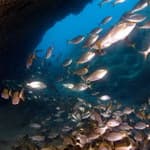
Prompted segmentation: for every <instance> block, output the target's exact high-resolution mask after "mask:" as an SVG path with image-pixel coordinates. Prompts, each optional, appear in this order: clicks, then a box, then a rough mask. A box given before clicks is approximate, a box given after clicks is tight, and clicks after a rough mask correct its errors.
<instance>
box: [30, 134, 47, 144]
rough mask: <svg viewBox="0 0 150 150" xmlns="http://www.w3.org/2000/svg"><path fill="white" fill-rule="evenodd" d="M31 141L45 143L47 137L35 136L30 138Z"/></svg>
mask: <svg viewBox="0 0 150 150" xmlns="http://www.w3.org/2000/svg"><path fill="white" fill-rule="evenodd" d="M30 139H31V140H33V141H36V142H44V141H45V136H43V135H34V136H31V137H30Z"/></svg>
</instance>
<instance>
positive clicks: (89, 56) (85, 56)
mask: <svg viewBox="0 0 150 150" xmlns="http://www.w3.org/2000/svg"><path fill="white" fill-rule="evenodd" d="M95 55H96V54H95V52H92V51H88V52H86V53H85V54H83V55H82V56H81V57H80V59H79V60H78V61H77V64H84V63H87V62H89V61H91V60H92V59H93V58H94V56H95Z"/></svg>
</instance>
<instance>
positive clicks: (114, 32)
mask: <svg viewBox="0 0 150 150" xmlns="http://www.w3.org/2000/svg"><path fill="white" fill-rule="evenodd" d="M135 27H136V23H133V22H127V21H121V22H120V23H118V24H117V25H116V26H114V27H113V28H112V29H111V30H110V31H109V32H108V33H107V34H106V35H105V36H104V37H103V38H101V39H99V40H97V41H96V43H95V44H94V45H93V47H92V48H93V49H96V50H101V49H105V48H108V47H110V46H111V45H113V44H114V43H116V42H119V41H121V40H124V39H125V38H127V37H128V36H129V34H130V33H131V32H132V31H133V30H134V28H135Z"/></svg>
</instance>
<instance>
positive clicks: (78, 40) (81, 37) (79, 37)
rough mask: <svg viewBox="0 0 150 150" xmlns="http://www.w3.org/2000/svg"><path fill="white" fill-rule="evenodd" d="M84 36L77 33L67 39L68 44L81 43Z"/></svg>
mask: <svg viewBox="0 0 150 150" xmlns="http://www.w3.org/2000/svg"><path fill="white" fill-rule="evenodd" d="M84 39H85V37H84V36H83V35H79V36H77V37H75V38H73V39H71V40H69V41H68V44H79V43H81V42H82V41H83V40H84Z"/></svg>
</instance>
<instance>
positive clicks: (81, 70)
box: [73, 67, 88, 76]
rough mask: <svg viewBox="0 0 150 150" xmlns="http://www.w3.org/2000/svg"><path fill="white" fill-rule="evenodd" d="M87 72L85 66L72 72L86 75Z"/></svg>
mask: <svg viewBox="0 0 150 150" xmlns="http://www.w3.org/2000/svg"><path fill="white" fill-rule="evenodd" d="M87 73H88V68H87V67H83V68H80V69H78V70H76V71H74V72H73V74H75V75H78V76H83V75H86V74H87Z"/></svg>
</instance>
